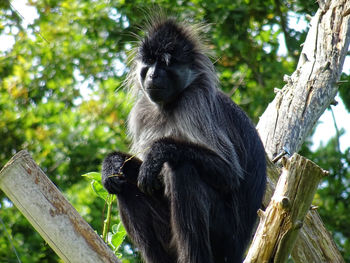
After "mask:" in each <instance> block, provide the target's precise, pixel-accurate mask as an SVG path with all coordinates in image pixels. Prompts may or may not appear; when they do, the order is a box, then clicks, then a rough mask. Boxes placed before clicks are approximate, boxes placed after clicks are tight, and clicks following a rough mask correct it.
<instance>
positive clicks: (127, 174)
mask: <svg viewBox="0 0 350 263" xmlns="http://www.w3.org/2000/svg"><path fill="white" fill-rule="evenodd" d="M141 164H142V161H141V160H139V159H138V158H136V157H132V156H131V155H129V154H126V153H122V152H113V153H110V154H109V155H108V156H107V157H106V158H105V159H104V160H103V163H102V184H103V185H104V187H105V188H106V189H107V191H108V192H109V193H111V194H118V193H120V192H121V191H123V186H124V185H125V184H127V183H129V184H130V183H131V184H135V185H136V184H137V177H138V174H139V170H140V166H141Z"/></svg>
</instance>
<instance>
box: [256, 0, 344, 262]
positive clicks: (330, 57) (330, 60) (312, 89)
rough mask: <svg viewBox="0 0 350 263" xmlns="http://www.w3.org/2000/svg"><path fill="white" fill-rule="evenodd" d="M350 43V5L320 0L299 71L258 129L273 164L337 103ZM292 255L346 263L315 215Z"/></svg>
mask: <svg viewBox="0 0 350 263" xmlns="http://www.w3.org/2000/svg"><path fill="white" fill-rule="evenodd" d="M349 41H350V1H348V0H337V1H335V0H333V1H323V0H319V10H318V11H317V13H316V14H315V16H314V17H313V19H312V21H311V27H310V31H309V33H308V35H307V38H306V40H305V43H304V47H303V50H302V52H301V56H300V58H299V63H298V66H297V69H296V71H295V72H294V73H293V74H292V76H290V77H287V78H286V80H287V84H286V85H285V86H284V87H283V89H282V90H281V91H280V92H278V93H277V95H276V97H275V99H274V100H273V101H272V102H271V103H270V104H269V106H268V107H267V109H266V111H265V112H264V114H263V115H262V116H261V118H260V121H259V123H258V125H257V129H258V131H259V133H260V136H261V139H262V141H263V143H264V145H265V149H266V153H267V155H268V157H269V158H270V159H273V158H274V157H275V156H277V155H278V154H279V153H281V152H282V151H283V149H284V148H287V149H288V151H289V152H291V153H292V154H293V153H295V152H297V151H298V150H299V149H300V147H301V145H302V144H303V142H304V140H305V138H306V137H307V136H308V135H309V133H310V131H311V130H312V128H313V126H314V124H315V123H316V121H317V120H318V119H319V117H320V116H321V114H322V113H323V112H324V110H325V109H326V108H327V107H328V106H329V105H330V104H331V102H332V101H333V100H334V97H335V95H336V93H337V91H338V87H337V85H336V83H337V81H338V80H339V77H340V74H341V72H342V67H343V63H344V59H345V56H346V54H347V52H348V47H349ZM269 174H270V173H269ZM267 187H268V191H267V193H268V194H269V193H271V192H273V190H274V188H275V184H274V178H271V177H270V175H269V179H268V186H267ZM268 199H269V197H268V196H266V197H265V199H264V205H265V206H267V205H268V202H267V200H268ZM320 238H322V242H319V240H320ZM292 256H293V259H294V261H295V262H318V263H319V262H330V258H331V257H333V258H332V260H331V262H344V260H343V259H342V257H341V255H340V253H339V251H338V249H337V247H336V246H335V244H334V242H333V240H332V239H331V237H330V235H329V234H328V232H327V230H326V229H325V227H324V225H323V223H322V221H321V220H320V218H319V216H318V213H317V212H316V211H312V212H309V213H308V215H307V217H306V220H305V224H304V226H303V228H302V230H301V233H300V235H299V238H298V241H297V243H296V246H295V248H294V250H293V252H292Z"/></svg>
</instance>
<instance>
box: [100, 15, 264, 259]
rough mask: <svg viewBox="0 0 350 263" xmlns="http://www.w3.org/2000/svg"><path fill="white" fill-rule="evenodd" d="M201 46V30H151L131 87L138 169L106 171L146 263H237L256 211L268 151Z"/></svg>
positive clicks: (118, 159)
mask: <svg viewBox="0 0 350 263" xmlns="http://www.w3.org/2000/svg"><path fill="white" fill-rule="evenodd" d="M196 28H197V29H196ZM202 42H203V41H202V40H201V38H200V36H199V34H198V27H193V26H192V27H191V26H189V25H187V24H184V23H180V22H178V21H176V20H175V19H171V18H170V19H169V18H168V19H158V20H157V21H155V22H153V24H152V25H151V26H150V27H149V29H148V30H147V33H146V36H145V37H144V38H143V39H142V40H140V45H139V47H138V49H137V50H136V53H135V57H134V60H133V61H134V65H133V68H132V70H131V73H130V75H129V78H128V79H129V84H130V86H131V89H132V90H133V91H134V94H135V97H136V102H135V105H134V107H133V109H132V111H131V113H130V115H129V120H128V128H129V133H130V136H131V139H132V151H133V152H134V153H138V154H139V156H138V157H139V158H140V159H138V158H136V157H135V158H131V159H130V160H129V161H127V162H125V160H126V159H128V158H129V157H131V155H129V154H125V153H121V152H114V153H111V154H109V155H108V156H107V157H106V158H105V160H104V161H103V167H102V181H103V184H104V186H105V188H106V189H107V190H108V191H109V192H110V193H113V194H116V195H117V198H118V204H119V211H120V215H121V218H122V221H123V223H124V225H125V228H126V230H127V232H128V234H129V236H130V237H131V239H132V240H133V242H134V243H135V245H136V246H137V247H138V248H139V250H140V251H141V254H142V256H143V258H144V259H145V261H146V262H152V263H168V262H169V263H177V262H178V263H214V262H215V263H219V262H231V263H233V262H237V263H238V262H242V257H243V254H244V251H245V248H246V245H247V243H248V241H249V240H250V238H251V234H252V233H251V232H252V228H253V225H254V223H255V221H256V217H257V210H258V209H259V207H260V205H261V202H262V197H263V194H264V190H265V183H266V164H265V151H264V147H263V145H262V143H261V141H260V138H259V135H258V134H257V131H256V130H255V128H254V126H253V124H252V123H251V121H250V120H249V118H248V117H247V116H246V114H245V113H244V112H243V111H242V110H241V109H240V108H239V107H238V106H237V105H236V104H234V103H233V102H232V100H231V99H230V98H229V97H227V96H226V95H224V94H223V93H222V92H221V91H219V89H218V88H217V86H218V83H217V78H216V73H215V70H214V67H213V64H212V63H211V61H210V59H209V58H208V56H207V55H206V54H205V48H204V47H203V43H202Z"/></svg>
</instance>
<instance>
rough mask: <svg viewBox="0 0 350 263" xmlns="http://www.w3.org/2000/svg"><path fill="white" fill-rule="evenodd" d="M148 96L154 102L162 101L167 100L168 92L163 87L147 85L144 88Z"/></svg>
mask: <svg viewBox="0 0 350 263" xmlns="http://www.w3.org/2000/svg"><path fill="white" fill-rule="evenodd" d="M146 91H147V94H148V96H149V97H150V99H151V100H152V101H154V102H155V103H164V102H167V101H168V100H169V95H170V94H169V92H167V90H166V89H164V88H158V87H149V88H147V89H146Z"/></svg>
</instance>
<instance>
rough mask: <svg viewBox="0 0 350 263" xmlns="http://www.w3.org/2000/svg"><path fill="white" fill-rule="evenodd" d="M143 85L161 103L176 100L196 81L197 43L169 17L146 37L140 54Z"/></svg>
mask: <svg viewBox="0 0 350 263" xmlns="http://www.w3.org/2000/svg"><path fill="white" fill-rule="evenodd" d="M137 62H138V64H137V65H138V66H137V69H138V70H137V74H138V79H139V82H140V84H141V87H142V89H143V90H144V91H145V92H146V94H147V95H148V97H149V98H150V99H151V100H152V101H154V102H155V103H157V104H159V105H164V104H168V103H171V102H173V101H174V100H175V99H177V98H178V97H179V96H180V95H181V93H182V92H183V91H184V90H185V89H186V88H187V87H188V86H189V85H190V84H191V83H192V82H193V80H194V79H195V77H196V74H195V71H194V70H193V63H194V44H193V43H192V42H191V40H190V39H189V38H188V37H187V36H186V33H185V32H184V29H183V28H180V27H179V26H178V25H176V23H173V22H172V21H168V22H166V23H164V24H162V25H161V26H159V27H156V28H154V29H153V31H152V32H151V33H149V34H148V36H146V37H145V38H144V40H143V41H142V43H141V46H140V48H139V52H138V56H137Z"/></svg>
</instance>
